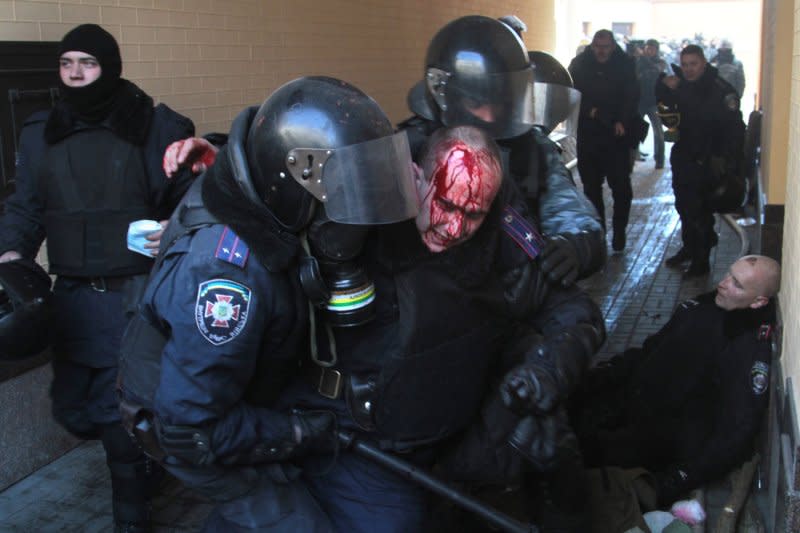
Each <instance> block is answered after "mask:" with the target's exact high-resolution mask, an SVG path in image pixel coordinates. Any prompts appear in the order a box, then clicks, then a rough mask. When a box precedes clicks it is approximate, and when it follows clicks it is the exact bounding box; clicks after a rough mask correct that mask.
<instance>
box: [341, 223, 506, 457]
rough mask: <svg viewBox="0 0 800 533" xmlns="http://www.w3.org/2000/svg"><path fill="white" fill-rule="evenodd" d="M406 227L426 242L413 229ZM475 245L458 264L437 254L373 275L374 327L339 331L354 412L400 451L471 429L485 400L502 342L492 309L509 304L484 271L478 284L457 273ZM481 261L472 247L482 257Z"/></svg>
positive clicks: (459, 252)
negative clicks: (375, 303)
mask: <svg viewBox="0 0 800 533" xmlns="http://www.w3.org/2000/svg"><path fill="white" fill-rule="evenodd" d="M405 228H406V229H407V230H408V234H409V235H410V236H411V237H413V238H415V239H416V240H417V243H418V242H419V235H418V234H417V232H416V229H415V228H414V226H413V224H409V225H406V226H405ZM387 240H388V241H389V242H393V243H395V244H396V243H397V239H395V238H393V237H390V238H389V239H387ZM470 244H474V243H471V242H468V243H464V244H461V245H459V247H457V248H461V249H453V250H451V251H452V252H456V253H458V254H459V258H454V257H453V256H452V255H451V256H450V259H445V258H444V257H443V254H428V255H427V257H424V258H422V259H420V260H419V261H415V262H413V265H410V266H409V267H408V268H402V269H399V270H395V271H393V272H392V271H391V270H392V269H389V271H387V270H386V269H383V268H381V269H370V270H373V271H371V272H370V275H372V276H373V279H374V281H375V285H376V294H377V298H376V301H377V306H378V309H377V316H376V318H375V320H374V321H373V322H371V323H369V324H368V325H366V326H365V327H355V328H342V329H338V330H336V332H337V335H336V343H337V351H338V353H339V359H340V364H339V365H337V366H338V368H340V369H341V370H342V371H343V372H344V373H345V374H346V375H348V383H347V387H346V390H345V394H346V398H347V402H348V407H349V409H350V412H351V414H352V416H353V418H354V420H355V421H356V422H357V423H358V424H359V425H360V426H361V427H362V428H364V429H366V430H370V431H376V432H377V434H378V438H379V439H382V440H388V441H391V444H390V446H391V447H395V448H403V447H405V446H414V445H417V444H424V443H428V442H435V441H438V440H441V439H443V438H444V437H446V436H448V435H450V434H452V433H454V432H455V431H458V430H460V429H462V428H463V427H465V426H466V424H467V423H468V422H469V420H470V419H471V418H472V416H473V415H474V413H475V412H477V411H478V408H479V406H480V402H481V399H482V398H483V396H484V394H485V392H486V387H487V380H488V376H490V375H491V372H490V371H489V367H490V366H491V364H492V363H493V362H494V361H496V360H497V358H496V357H495V356H496V354H497V352H498V351H499V344H500V343H499V342H498V337H499V335H501V334H502V328H501V327H500V324H498V320H497V318H496V316H497V313H496V310H497V307H496V306H495V305H493V304H494V303H498V302H499V300H498V298H499V299H502V289H501V287H500V282H499V280H497V279H496V278H495V277H494V276H493V275H492V274H491V273H490V272H489V270H488V269H485V268H482V267H479V268H478V270H481V269H482V270H483V271H482V272H481V273H480V274H478V275H477V278H475V277H471V276H467V277H471V279H469V280H466V279H465V277H464V276H461V275H459V274H458V273H455V274H454V267H455V269H456V270H458V266H457V265H458V264H463V260H465V259H466V257H464V256H462V255H461V254H462V253H463V252H465V251H466V249H467V248H468V245H470ZM482 244H486V243H485V242H484V243H482ZM476 253H477V250H475V249H473V250H472V254H470V255H471V256H472V257H473V259H476V255H475V254H476ZM486 255H487V256H491V255H492V254H491V253H489V252H486ZM459 259H461V260H459ZM476 262H479V261H477V260H476ZM473 266H474V265H469V266H467V267H465V269H466V270H472V267H473ZM484 266H485V265H484ZM375 270H377V271H375ZM473 273H474V272H473Z"/></svg>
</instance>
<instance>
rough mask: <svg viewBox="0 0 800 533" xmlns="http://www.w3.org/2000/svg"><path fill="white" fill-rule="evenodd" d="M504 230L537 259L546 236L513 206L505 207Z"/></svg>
mask: <svg viewBox="0 0 800 533" xmlns="http://www.w3.org/2000/svg"><path fill="white" fill-rule="evenodd" d="M503 231H505V232H506V233H507V234H508V235H509V236H510V237H511V238H512V239H514V242H516V243H517V244H518V245H519V247H520V248H522V249H523V250H524V251H525V253H526V254H528V256H529V257H530V258H531V259H536V256H537V255H539V252H541V251H542V248H543V247H544V237H542V235H541V233H539V232H538V231H537V230H536V228H534V227H533V225H532V224H531V223H530V222H528V221H527V220H526V219H525V217H523V216H522V215H520V214H519V213H518V212H517V211H516V210H515V209H514V208H513V207H511V206H510V205H507V206H506V207H505V209H503Z"/></svg>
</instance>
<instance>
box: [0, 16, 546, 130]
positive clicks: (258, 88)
mask: <svg viewBox="0 0 800 533" xmlns="http://www.w3.org/2000/svg"><path fill="white" fill-rule="evenodd" d="M509 13H515V14H517V15H518V16H519V17H520V18H522V19H523V20H525V21H526V23H527V24H528V28H529V29H528V33H527V34H526V44H527V45H528V47H529V48H531V49H545V50H550V49H552V46H553V43H554V42H555V28H554V20H553V0H527V1H526V0H438V1H436V2H430V1H427V0H399V1H397V0H396V1H388V0H324V1H323V0H316V1H315V0H266V1H257V0H72V1H32V0H0V39H2V40H21V41H38V40H48V41H57V40H60V39H61V37H62V36H63V35H64V33H66V32H67V31H68V30H69V29H71V28H72V27H74V26H75V25H77V24H79V23H83V22H94V23H98V24H101V25H102V26H103V27H104V28H106V29H107V30H108V31H110V32H111V33H112V34H113V35H114V36H115V37H116V38H117V39H118V41H119V43H120V46H121V48H122V57H123V76H125V77H126V78H129V79H131V80H132V81H134V82H135V83H137V84H139V85H140V86H141V87H142V88H143V89H145V90H146V91H147V92H148V93H150V94H151V95H153V96H154V97H155V98H156V99H157V100H159V101H162V102H165V103H167V104H168V105H169V106H171V107H173V108H174V109H176V110H178V111H180V112H181V113H184V114H186V115H188V116H189V117H190V118H192V120H194V121H195V124H196V125H197V129H198V132H200V133H204V132H208V131H227V129H228V126H229V124H230V121H231V119H232V118H233V117H234V116H235V115H236V113H237V112H238V111H240V110H241V109H242V108H243V107H245V106H246V105H250V104H255V103H260V102H261V101H263V100H264V98H265V97H266V96H267V95H268V94H269V93H270V92H271V91H273V90H274V89H275V88H277V87H278V86H279V85H280V84H282V83H284V82H286V81H289V80H291V79H293V78H295V77H298V76H301V75H308V74H324V75H329V76H335V77H339V78H342V79H344V80H346V81H349V82H351V83H353V84H355V85H356V86H358V87H359V88H361V89H362V90H364V91H365V92H367V93H368V94H369V95H371V96H372V97H374V98H375V99H376V100H377V101H378V103H379V104H380V105H381V106H382V107H383V109H384V110H385V111H386V112H387V114H388V115H389V117H390V118H391V119H392V120H393V121H395V122H397V121H399V120H401V119H402V118H404V117H405V116H407V115H408V113H407V111H406V106H405V97H406V92H407V90H408V88H409V87H410V86H411V85H412V84H413V83H414V82H415V81H416V80H419V79H420V77H421V75H422V67H423V59H424V54H425V49H426V47H427V44H428V42H429V41H430V38H431V37H432V36H433V34H434V33H435V32H436V30H437V29H439V28H440V27H441V26H442V25H444V24H445V23H446V22H447V21H449V20H451V19H453V18H456V17H459V16H461V15H466V14H483V15H487V16H493V17H496V16H501V15H505V14H509Z"/></svg>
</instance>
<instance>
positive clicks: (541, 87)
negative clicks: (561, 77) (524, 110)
mask: <svg viewBox="0 0 800 533" xmlns="http://www.w3.org/2000/svg"><path fill="white" fill-rule="evenodd" d="M533 107H534V123H535V124H537V125H539V126H544V127H545V128H546V129H547V132H548V133H550V132H558V133H561V134H563V135H567V136H569V137H576V136H577V135H578V114H579V113H580V108H581V93H580V91H578V90H577V89H573V88H572V87H567V86H566V85H560V84H556V83H544V82H538V81H537V82H536V83H534V85H533Z"/></svg>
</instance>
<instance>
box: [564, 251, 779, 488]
mask: <svg viewBox="0 0 800 533" xmlns="http://www.w3.org/2000/svg"><path fill="white" fill-rule="evenodd" d="M779 287H780V265H779V264H778V263H777V262H776V261H775V260H773V259H770V258H768V257H764V256H760V255H749V256H745V257H742V258H740V259H739V260H738V261H736V262H735V263H734V264H733V265H732V266H731V268H730V271H729V272H728V274H727V276H726V277H725V278H724V279H723V280H722V281H721V282H720V283H719V284H718V285H717V289H716V291H714V292H710V293H707V294H703V295H700V296H698V297H697V298H695V299H691V300H687V301H685V302H683V303H681V304H680V306H679V307H678V309H677V311H676V312H675V313H674V315H673V316H672V318H671V319H670V320H669V322H668V323H667V324H666V325H665V326H664V327H663V328H661V330H660V331H659V332H658V333H656V334H655V335H652V336H650V337H648V338H647V339H646V340H645V342H644V345H643V346H642V347H641V348H631V349H629V350H627V351H625V352H624V353H622V354H620V355H618V356H616V357H613V358H612V359H610V360H609V361H608V362H606V363H604V364H602V365H601V366H600V367H598V368H595V369H593V370H591V371H590V372H589V373H588V374H587V377H586V379H585V381H584V384H583V386H582V389H581V390H580V394H578V395H577V397H576V398H575V402H574V403H573V405H572V413H571V414H572V419H573V422H574V424H575V429H576V432H577V433H578V437H579V439H580V441H581V449H582V451H583V453H584V458H585V461H586V464H587V466H610V465H614V466H621V467H644V468H647V469H648V470H650V471H651V472H653V473H654V474H655V475H656V479H657V482H658V493H659V501H660V502H661V503H662V504H667V503H669V502H671V501H674V500H675V499H677V498H678V497H679V496H680V495H681V494H683V493H684V492H686V491H688V490H691V489H693V488H696V487H698V486H700V485H702V484H704V483H706V482H708V481H711V480H713V479H715V478H717V477H719V476H721V475H722V474H724V473H725V472H727V471H728V470H730V469H732V468H734V467H736V466H737V465H739V464H740V463H741V462H742V461H744V460H746V459H747V458H749V457H750V455H751V454H752V453H753V445H754V438H755V436H756V434H757V432H758V429H759V426H760V423H761V419H762V417H763V415H764V408H765V407H766V406H767V402H768V394H767V388H768V386H769V364H770V355H771V348H770V344H771V343H770V337H771V334H772V330H773V324H774V322H775V305H774V301H773V300H774V298H773V297H774V296H775V294H776V293H777V291H778V289H779Z"/></svg>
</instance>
